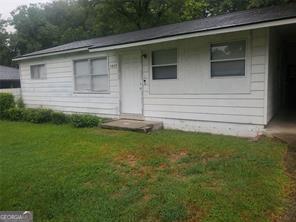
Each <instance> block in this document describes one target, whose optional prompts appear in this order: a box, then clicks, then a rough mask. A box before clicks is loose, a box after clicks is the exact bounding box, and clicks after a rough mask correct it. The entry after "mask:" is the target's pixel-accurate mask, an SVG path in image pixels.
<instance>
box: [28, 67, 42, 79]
mask: <svg viewBox="0 0 296 222" xmlns="http://www.w3.org/2000/svg"><path fill="white" fill-rule="evenodd" d="M31 78H32V79H45V78H46V72H45V65H33V66H31Z"/></svg>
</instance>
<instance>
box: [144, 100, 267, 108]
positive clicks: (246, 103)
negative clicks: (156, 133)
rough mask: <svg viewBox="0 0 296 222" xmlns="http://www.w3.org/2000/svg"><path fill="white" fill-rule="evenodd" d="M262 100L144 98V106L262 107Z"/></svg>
mask: <svg viewBox="0 0 296 222" xmlns="http://www.w3.org/2000/svg"><path fill="white" fill-rule="evenodd" d="M263 102H264V101H263V99H256V100H254V99H191V98H189V99H175V98H171V99H165V98H158V99H153V98H145V100H144V104H146V105H183V106H211V107H261V108H262V107H263V105H264V104H263Z"/></svg>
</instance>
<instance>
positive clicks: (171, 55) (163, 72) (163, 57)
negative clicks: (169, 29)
mask: <svg viewBox="0 0 296 222" xmlns="http://www.w3.org/2000/svg"><path fill="white" fill-rule="evenodd" d="M152 79H153V80H157V79H177V49H165V50H157V51H153V52H152Z"/></svg>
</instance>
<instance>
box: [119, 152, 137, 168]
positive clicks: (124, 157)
mask: <svg viewBox="0 0 296 222" xmlns="http://www.w3.org/2000/svg"><path fill="white" fill-rule="evenodd" d="M114 160H115V162H117V163H120V164H123V165H128V166H130V167H132V168H135V167H136V165H137V162H138V161H139V160H140V157H138V156H136V155H134V154H132V153H121V154H120V155H119V156H117V157H116V158H115V159H114Z"/></svg>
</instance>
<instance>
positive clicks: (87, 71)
mask: <svg viewBox="0 0 296 222" xmlns="http://www.w3.org/2000/svg"><path fill="white" fill-rule="evenodd" d="M74 69H75V90H76V91H98V92H99V91H108V90H109V76H108V68H107V58H100V59H86V60H79V61H75V62H74Z"/></svg>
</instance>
